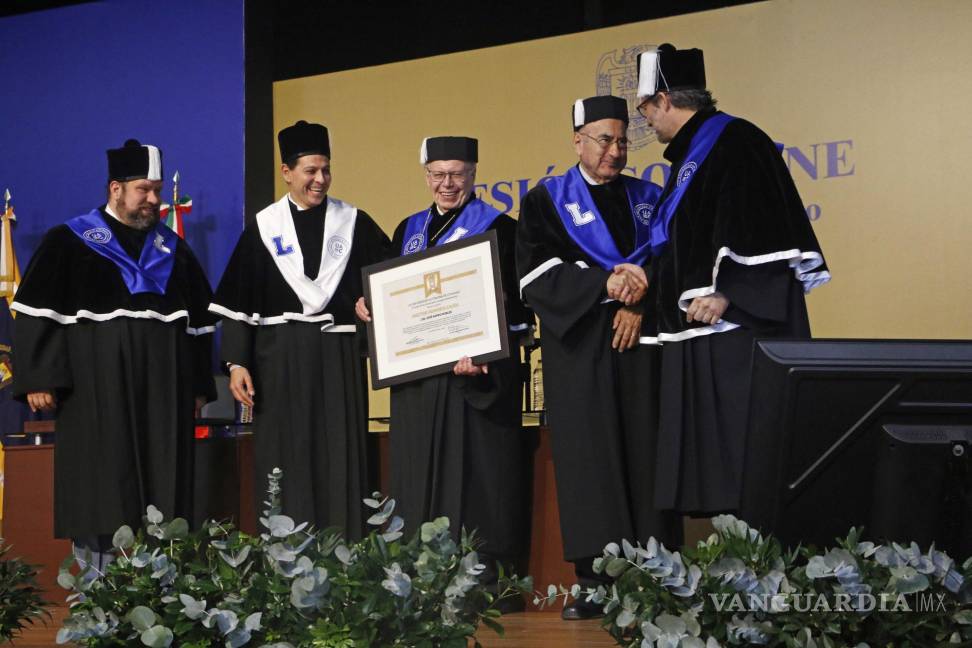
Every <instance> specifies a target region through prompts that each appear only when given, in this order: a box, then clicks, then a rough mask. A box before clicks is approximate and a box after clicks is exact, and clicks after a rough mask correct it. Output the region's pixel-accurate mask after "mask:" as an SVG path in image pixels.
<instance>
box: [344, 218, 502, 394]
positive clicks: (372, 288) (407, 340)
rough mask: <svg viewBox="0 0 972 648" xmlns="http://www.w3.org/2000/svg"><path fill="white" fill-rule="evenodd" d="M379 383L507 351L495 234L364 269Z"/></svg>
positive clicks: (492, 357)
mask: <svg viewBox="0 0 972 648" xmlns="http://www.w3.org/2000/svg"><path fill="white" fill-rule="evenodd" d="M361 278H362V283H363V285H364V293H365V298H366V299H367V300H368V307H369V309H370V310H371V322H370V323H369V324H368V354H369V357H370V359H371V384H372V386H373V387H374V388H375V389H381V388H382V387H388V386H390V385H397V384H400V383H404V382H409V381H412V380H416V379H419V378H425V377H426V376H433V375H436V374H441V373H447V372H449V371H452V368H453V367H454V366H455V364H456V362H457V361H458V360H459V359H460V358H462V357H464V356H469V357H470V358H472V360H473V362H475V363H477V364H483V363H486V362H490V361H492V360H498V359H501V358H507V357H509V355H510V349H509V340H508V339H507V331H506V312H505V309H504V307H503V284H502V279H501V277H500V271H499V253H498V246H497V242H496V232H495V231H492V230H490V231H488V232H486V233H484V234H478V235H476V236H470V237H469V238H465V239H460V240H459V241H456V242H454V243H448V244H446V245H442V246H437V247H433V248H431V249H427V250H425V251H423V252H418V253H415V254H409V255H406V256H403V257H398V258H396V259H391V260H388V261H383V262H381V263H376V264H374V265H370V266H366V267H364V268H362V269H361Z"/></svg>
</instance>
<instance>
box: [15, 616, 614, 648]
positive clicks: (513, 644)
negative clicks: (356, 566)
mask: <svg viewBox="0 0 972 648" xmlns="http://www.w3.org/2000/svg"><path fill="white" fill-rule="evenodd" d="M66 613H67V610H66V608H63V607H59V608H54V609H53V610H52V615H53V617H54V619H53V621H51V622H49V624H48V625H47V626H43V625H35V626H32V627H30V628H29V629H28V630H27V631H26V632H24V634H23V635H21V637H20V638H19V639H17V640H16V641H14V642H13V644H12V645H13V646H15V647H16V648H49V647H50V646H54V645H56V644H55V643H54V637H55V635H57V629H58V628H59V627H60V624H61V620H62V619H63V618H64V617H65V616H66ZM500 622H501V623H502V624H503V627H504V628H505V631H506V632H505V636H503V637H500V636H499V635H497V634H496V633H495V632H493V631H492V630H490V629H489V628H482V629H481V630H480V631H479V634H478V636H477V638H478V639H479V643H481V644H482V645H483V648H609V647H611V646H614V645H615V643H614V641H613V640H612V639H611V636H610V635H609V634H608V633H607V632H605V631H604V630H602V629H601V627H600V621H599V620H594V621H571V622H567V621H561V619H560V614H559V613H555V612H522V613H520V614H510V615H508V616H505V617H503V618H502V619H501V620H500Z"/></svg>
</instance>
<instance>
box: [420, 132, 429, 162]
mask: <svg viewBox="0 0 972 648" xmlns="http://www.w3.org/2000/svg"><path fill="white" fill-rule="evenodd" d="M428 161H429V138H428V137H425V138H422V148H420V149H419V164H426V163H427V162H428Z"/></svg>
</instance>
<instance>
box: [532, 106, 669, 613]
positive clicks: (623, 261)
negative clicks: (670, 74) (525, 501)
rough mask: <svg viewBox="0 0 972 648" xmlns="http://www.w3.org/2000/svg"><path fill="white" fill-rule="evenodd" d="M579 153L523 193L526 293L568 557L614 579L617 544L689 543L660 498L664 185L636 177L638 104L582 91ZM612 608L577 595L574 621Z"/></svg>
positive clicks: (588, 572) (576, 132) (575, 114)
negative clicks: (655, 222)
mask: <svg viewBox="0 0 972 648" xmlns="http://www.w3.org/2000/svg"><path fill="white" fill-rule="evenodd" d="M571 117H572V119H571V122H572V126H573V135H572V145H573V148H574V151H575V153H576V154H577V156H578V164H577V165H576V166H574V167H571V168H570V170H569V171H568V172H567V173H566V174H564V175H562V176H557V177H554V178H551V179H549V180H548V181H546V182H544V183H543V184H540V185H538V186H537V187H535V188H533V189H532V190H531V191H530V192H529V193H528V194H527V195H526V196H525V197H524V199H523V202H522V207H521V209H520V224H519V231H518V234H517V245H516V248H517V250H516V256H517V258H516V261H517V270H518V273H519V276H520V290H521V291H522V293H523V296H524V298H525V299H526V300H527V301H528V303H529V304H530V306H531V307H532V308H533V309H534V310H535V311H536V313H537V315H538V316H539V317H540V331H541V335H540V344H541V350H542V352H543V362H544V367H545V372H544V377H543V382H544V396H545V398H546V401H547V414H548V420H549V421H550V432H551V443H552V446H553V458H554V469H555V471H556V477H557V499H558V503H559V508H560V526H561V534H562V536H563V542H564V558H565V559H566V560H569V561H571V562H573V563H574V570H575V573H576V575H577V579H578V581H579V582H580V584H581V585H583V586H591V587H592V586H597V585H600V584H603V583H605V582H606V580H607V579H606V578H605V577H604V575H603V574H595V573H594V571H593V560H594V558H595V557H597V556H600V555H601V552H602V551H603V549H604V547H605V545H607V544H608V543H610V542H619V543H620V542H621V540H622V539H626V540H629V541H630V542H632V543H634V542H637V541H641V542H647V541H648V539H649V538H650V537H652V536H654V537H655V538H656V539H658V540H659V541H661V542H664V543H665V544H667V545H669V546H672V545H676V546H677V544H678V543H679V542H680V539H681V533H680V522H681V521H680V520H679V519H677V518H676V517H675V516H673V515H669V514H667V513H663V512H660V511H659V510H657V509H656V508H655V506H654V496H653V493H652V490H653V487H654V474H653V468H654V465H655V448H656V446H657V438H656V424H657V420H658V363H659V358H658V349H657V347H656V346H655V345H654V344H653V343H651V341H649V340H646V341H645V342H646V343H644V344H642V338H643V337H644V336H643V333H642V330H643V328H647V329H648V330H651V329H652V325H651V324H650V322H651V321H652V319H653V313H652V311H651V308H650V307H649V308H646V307H645V303H644V296H645V290H646V287H647V277H646V273H645V267H646V266H647V264H648V262H649V259H650V258H651V255H652V254H653V253H654V252H653V247H654V242H653V240H652V239H653V234H652V213H653V210H654V207H655V202H656V200H657V198H658V194H659V193H660V191H661V188H660V187H659V186H658V185H655V184H652V183H649V182H645V181H643V180H640V179H638V178H634V177H631V176H626V175H624V174H622V171H623V170H624V168H625V166H626V164H627V159H628V136H627V129H628V104H627V102H626V101H625V100H624V99H622V98H620V97H613V96H598V97H588V98H586V99H579V100H577V101H576V102H575V103H574V106H573V109H572V112H571ZM599 614H601V608H600V606H598V605H595V604H593V603H588V602H586V601H583V600H581V601H576V602H574V603H573V604H572V605H569V606H567V607H565V608H564V610H563V612H562V615H561V616H562V617H563V618H564V619H570V620H573V619H585V618H591V617H594V616H598V615H599Z"/></svg>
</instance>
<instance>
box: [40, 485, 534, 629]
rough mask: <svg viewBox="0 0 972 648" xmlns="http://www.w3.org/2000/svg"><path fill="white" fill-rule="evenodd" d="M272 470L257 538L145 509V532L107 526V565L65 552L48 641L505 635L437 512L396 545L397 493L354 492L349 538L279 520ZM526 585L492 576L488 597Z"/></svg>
mask: <svg viewBox="0 0 972 648" xmlns="http://www.w3.org/2000/svg"><path fill="white" fill-rule="evenodd" d="M281 476H282V473H281V472H280V471H279V470H274V472H273V474H272V475H270V487H269V491H268V492H269V493H270V501H268V502H266V504H267V506H268V508H267V510H266V511H264V516H263V517H262V518H261V519H260V524H261V526H262V527H263V529H264V531H263V533H261V534H260V535H259V536H257V537H252V536H249V535H247V534H244V533H242V532H240V531H239V530H237V529H235V528H233V527H232V526H231V525H228V524H226V523H219V522H207V523H205V524H204V525H203V527H202V528H201V529H200V530H198V531H194V532H190V530H189V527H188V525H187V524H186V522H185V520H182V519H179V518H176V519H174V520H171V521H168V522H167V521H165V520H164V519H163V516H162V514H161V513H160V512H159V511H158V509H156V508H155V507H153V506H149V507H148V509H147V511H146V515H145V524H144V529H142V530H139V531H138V533H135V532H133V531H132V530H131V529H130V528H129V527H127V526H123V527H121V528H120V529H119V530H118V531H117V532H116V533H115V536H114V539H113V544H114V547H115V550H116V553H117V557H116V559H115V560H114V561H113V562H112V563H110V564H109V565H108V567H107V568H106V569H105V571H104V573H100V572H96V571H94V570H93V569H92V568H90V567H82V566H81V565H80V564H78V562H77V561H76V560H74V558H73V557H69V558H68V559H66V560H65V562H64V564H63V565H62V568H61V572H60V574H59V578H58V582H59V583H60V584H61V586H62V587H65V588H66V589H68V590H70V591H71V592H72V593H71V594H70V596H68V601H69V602H70V605H71V611H70V616H68V617H67V618H66V619H65V621H64V625H63V627H62V628H61V630H60V631H59V632H58V635H57V641H58V643H68V642H73V643H77V644H80V645H84V646H91V647H106V646H131V645H145V646H152V647H165V646H181V647H183V648H203V647H209V646H226V647H227V648H236V647H238V646H254V647H263V648H288V647H289V648H302V647H305V646H314V647H320V648H365V647H372V646H374V647H383V646H421V647H425V648H432V647H433V646H435V647H438V646H444V647H452V646H454V647H456V648H459V647H462V648H465V646H466V645H467V638H469V637H472V636H473V635H474V633H475V632H476V629H477V628H478V627H479V625H480V624H481V623H482V624H485V625H487V626H490V627H492V628H493V629H494V630H496V631H498V632H502V627H501V626H499V624H498V623H497V622H496V618H497V617H499V616H500V613H499V611H498V610H496V609H495V608H493V607H492V605H493V603H494V602H495V599H496V598H497V597H496V596H494V594H492V593H490V592H488V591H487V590H486V588H485V587H484V586H483V585H482V584H480V583H479V581H478V578H477V577H478V576H479V574H480V573H481V572H482V571H483V569H484V566H483V565H481V564H480V563H479V559H478V556H477V553H476V551H475V545H476V544H477V543H476V540H475V538H474V537H473V535H472V534H466V533H465V532H463V534H462V537H461V539H460V541H459V542H458V543H457V542H455V541H454V540H453V539H452V537H451V536H450V534H449V521H448V520H447V519H446V518H438V519H437V520H434V521H432V522H427V523H425V524H423V525H422V526H421V528H420V529H419V530H418V531H417V532H416V533H415V535H414V536H413V537H412V538H411V539H410V540H408V541H405V540H404V539H403V527H404V524H403V522H402V520H401V518H400V517H398V516H395V515H394V507H395V502H394V500H392V499H388V498H384V497H382V496H381V495H380V494H378V493H375V494H374V495H373V497H372V498H369V499H366V500H365V501H364V504H365V505H366V506H367V507H369V508H370V509H371V511H372V515H371V517H370V518H369V519H368V524H369V525H371V526H373V527H375V528H374V530H373V531H372V532H371V533H369V534H368V535H367V536H366V537H365V538H364V539H363V540H361V541H359V542H348V541H347V540H345V539H344V538H343V536H342V535H341V533H339V532H338V531H336V530H333V529H327V530H324V531H320V532H317V531H315V530H314V529H312V528H310V527H309V526H308V525H307V524H306V523H301V524H297V523H295V521H294V520H293V519H291V518H290V517H288V516H286V515H282V514H281V512H280V478H281ZM75 566H77V567H78V569H74V567H75ZM72 569H74V570H73V571H72ZM531 586H532V584H531V582H530V580H529V579H528V578H527V579H523V580H516V578H515V577H513V578H509V579H507V578H501V588H502V589H501V590H500V591H501V594H500V595H499V598H502V597H504V596H518V595H519V594H520V593H521V592H526V591H529V590H530V588H531ZM476 645H478V643H477V644H476Z"/></svg>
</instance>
